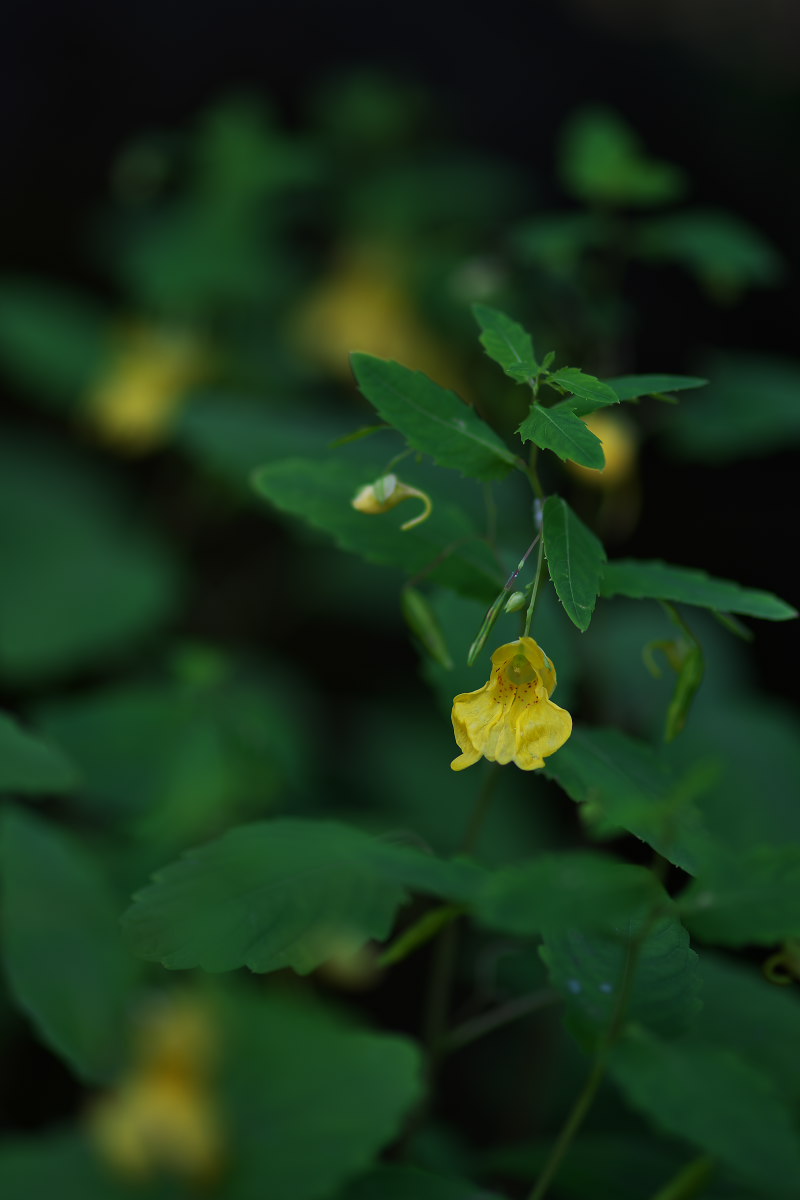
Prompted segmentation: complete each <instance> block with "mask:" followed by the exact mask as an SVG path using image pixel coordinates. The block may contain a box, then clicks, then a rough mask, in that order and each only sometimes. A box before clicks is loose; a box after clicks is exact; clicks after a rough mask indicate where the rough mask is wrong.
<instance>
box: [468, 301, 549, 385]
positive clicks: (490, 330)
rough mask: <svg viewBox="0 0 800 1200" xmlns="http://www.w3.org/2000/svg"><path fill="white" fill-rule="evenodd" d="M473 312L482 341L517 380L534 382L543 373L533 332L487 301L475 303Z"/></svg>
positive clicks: (486, 348)
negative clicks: (533, 339)
mask: <svg viewBox="0 0 800 1200" xmlns="http://www.w3.org/2000/svg"><path fill="white" fill-rule="evenodd" d="M472 313H473V316H474V317H475V320H476V321H477V322H478V324H479V325H480V327H481V329H482V330H483V332H482V333H481V336H480V342H481V345H482V346H483V348H484V350H485V351H486V353H487V354H488V355H489V357H490V358H492V359H494V361H495V362H496V363H498V364H499V366H501V367H502V368H503V370H504V371H505V373H506V375H508V377H509V378H510V379H513V380H514V381H515V383H531V382H532V381H533V380H534V379H535V377H536V376H537V375H538V374H539V371H540V367H539V364H538V363H537V361H536V355H535V353H534V349H533V342H532V341H531V335H530V334H529V333H526V331H525V330H524V329H523V328H522V326H521V325H518V324H517V323H516V321H512V320H511V318H510V317H507V316H506V314H505V313H502V312H499V311H498V310H497V309H496V308H489V307H488V306H487V305H485V304H473V306H472Z"/></svg>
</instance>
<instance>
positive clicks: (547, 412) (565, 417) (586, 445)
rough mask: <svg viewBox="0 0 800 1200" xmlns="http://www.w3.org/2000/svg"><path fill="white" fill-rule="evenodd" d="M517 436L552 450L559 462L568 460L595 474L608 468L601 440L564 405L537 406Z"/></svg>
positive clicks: (532, 408)
mask: <svg viewBox="0 0 800 1200" xmlns="http://www.w3.org/2000/svg"><path fill="white" fill-rule="evenodd" d="M518 433H519V435H520V437H521V438H522V440H523V442H534V443H535V445H537V446H539V447H540V448H541V449H542V450H552V451H553V452H554V453H555V454H557V455H558V457H559V458H560V459H563V460H567V459H569V460H571V461H572V462H576V463H580V464H581V466H583V467H591V468H592V469H593V470H595V471H602V469H603V467H604V466H605V465H606V458H605V455H604V453H603V443H602V442H601V441H600V439H599V437H597V435H596V434H594V433H592V431H591V429H589V428H588V426H587V425H586V424H585V422H584V421H582V420H581V419H580V417H577V416H576V415H575V413H573V412H571V411H570V409H568V408H562V407H561V405H556V406H555V408H543V407H542V405H541V404H534V405H533V406H532V407H531V411H530V413H529V414H528V416H527V417H526V418H525V420H524V421H523V422H522V424H521V425H520V427H519V430H518Z"/></svg>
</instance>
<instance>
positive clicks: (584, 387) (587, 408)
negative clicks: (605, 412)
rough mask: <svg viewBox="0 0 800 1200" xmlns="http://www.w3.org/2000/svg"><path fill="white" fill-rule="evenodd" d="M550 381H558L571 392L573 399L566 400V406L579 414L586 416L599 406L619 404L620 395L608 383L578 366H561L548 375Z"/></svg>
mask: <svg viewBox="0 0 800 1200" xmlns="http://www.w3.org/2000/svg"><path fill="white" fill-rule="evenodd" d="M547 382H548V383H557V384H559V385H560V387H562V388H563V389H564V390H565V391H567V392H569V393H570V395H571V396H572V399H571V400H569V401H565V403H564V407H569V408H570V409H571V411H572V412H574V413H576V414H577V415H578V416H586V414H587V413H591V412H595V411H596V410H597V409H598V408H606V407H607V406H608V405H609V404H619V396H618V395H617V394H616V392H615V391H614V389H613V388H612V387H611V386H610V384H608V383H604V382H603V381H602V380H600V379H597V378H596V377H595V376H594V375H587V374H586V373H585V372H584V371H579V370H578V368H577V367H561V368H560V369H559V370H558V371H552V372H551V373H550V374H549V375H548V376H547Z"/></svg>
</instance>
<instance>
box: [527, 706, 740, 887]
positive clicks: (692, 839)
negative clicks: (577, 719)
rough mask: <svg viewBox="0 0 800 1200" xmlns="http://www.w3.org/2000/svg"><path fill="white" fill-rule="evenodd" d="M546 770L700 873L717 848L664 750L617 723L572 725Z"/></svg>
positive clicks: (608, 815)
mask: <svg viewBox="0 0 800 1200" xmlns="http://www.w3.org/2000/svg"><path fill="white" fill-rule="evenodd" d="M543 774H545V775H547V776H549V778H551V779H555V780H556V782H557V783H559V784H560V785H561V787H563V788H564V790H565V792H566V793H567V795H568V796H570V797H571V798H572V799H573V800H575V801H577V802H578V803H579V804H582V803H583V804H585V803H591V804H593V805H597V806H598V807H599V808H600V810H601V811H602V813H603V815H604V816H605V817H606V818H607V819H608V821H609V822H611V824H612V825H614V826H618V827H619V828H621V829H626V830H628V832H629V833H632V834H634V836H636V837H638V838H641V839H642V840H643V841H645V842H647V843H648V845H650V846H652V847H653V849H654V850H657V851H658V853H659V854H661V855H663V857H664V858H667V859H669V861H670V862H673V863H675V864H676V865H677V866H680V867H682V868H683V869H684V870H685V871H688V872H689V873H691V874H697V872H698V870H699V869H700V867H701V866H702V865H703V864H704V863H706V862H708V861H709V860H710V859H711V857H712V856H713V855H714V854H715V853H716V850H717V848H716V847H715V845H714V843H713V841H712V840H711V839H710V837H709V835H708V834H707V833H706V831H705V830H704V829H703V826H702V822H701V819H700V816H699V813H698V812H697V810H696V809H695V807H694V806H693V805H692V804H690V803H688V802H687V800H686V798H685V797H684V796H682V795H681V786H680V781H679V780H678V779H676V778H675V777H674V776H673V775H671V773H670V772H669V771H668V769H667V767H666V765H665V763H664V761H663V759H662V758H661V756H660V754H659V753H658V752H657V751H655V750H654V749H653V748H652V747H651V746H648V745H647V744H646V743H644V742H639V741H637V740H636V739H635V738H632V737H629V736H628V735H627V734H624V733H621V732H620V731H619V730H616V729H587V728H585V727H584V728H581V727H580V726H578V727H576V728H574V729H573V732H572V736H571V738H570V739H569V741H568V742H567V743H566V744H565V745H564V746H562V748H561V749H560V750H559V752H558V754H557V755H554V756H553V757H552V758H551V759H548V761H547V764H546V766H545V767H544V770H543Z"/></svg>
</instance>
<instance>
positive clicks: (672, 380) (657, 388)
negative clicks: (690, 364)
mask: <svg viewBox="0 0 800 1200" xmlns="http://www.w3.org/2000/svg"><path fill="white" fill-rule="evenodd" d="M606 383H607V384H608V386H609V387H610V388H613V390H614V391H615V392H616V394H617V396H618V397H619V399H620V400H639V399H640V398H641V397H642V396H661V397H663V396H664V393H665V392H685V391H689V390H692V389H694V388H699V387H705V386H706V385H707V384H708V380H707V379H699V378H698V377H697V376H695V375H619V376H617V378H616V379H607V380H606Z"/></svg>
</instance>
